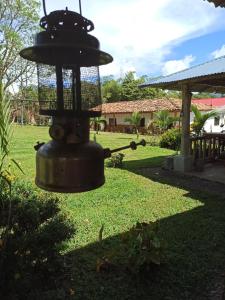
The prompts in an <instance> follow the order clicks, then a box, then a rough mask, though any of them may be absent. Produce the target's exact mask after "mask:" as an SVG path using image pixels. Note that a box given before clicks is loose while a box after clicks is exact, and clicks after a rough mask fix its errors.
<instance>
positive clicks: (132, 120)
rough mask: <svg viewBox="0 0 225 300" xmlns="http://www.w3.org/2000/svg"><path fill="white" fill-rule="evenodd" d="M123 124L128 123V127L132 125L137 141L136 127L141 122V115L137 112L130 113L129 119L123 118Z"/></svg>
mask: <svg viewBox="0 0 225 300" xmlns="http://www.w3.org/2000/svg"><path fill="white" fill-rule="evenodd" d="M124 122H129V123H130V125H133V126H134V128H135V132H136V134H137V139H138V138H139V132H138V126H140V122H141V114H140V113H139V112H138V111H135V112H133V113H132V115H131V117H130V118H125V119H124Z"/></svg>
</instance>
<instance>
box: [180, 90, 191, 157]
mask: <svg viewBox="0 0 225 300" xmlns="http://www.w3.org/2000/svg"><path fill="white" fill-rule="evenodd" d="M191 97H192V94H191V92H190V90H189V87H188V85H187V84H185V85H183V86H182V131H181V155H182V156H184V157H188V156H189V155H190V109H191Z"/></svg>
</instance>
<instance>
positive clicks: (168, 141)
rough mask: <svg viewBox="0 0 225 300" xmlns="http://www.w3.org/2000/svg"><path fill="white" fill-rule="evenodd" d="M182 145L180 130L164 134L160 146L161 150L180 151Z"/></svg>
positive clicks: (174, 129) (175, 129)
mask: <svg viewBox="0 0 225 300" xmlns="http://www.w3.org/2000/svg"><path fill="white" fill-rule="evenodd" d="M180 144H181V133H180V131H179V129H177V128H173V129H169V130H168V131H166V132H165V133H163V134H162V136H161V139H160V142H159V145H160V147H161V148H168V149H173V150H178V149H179V148H180Z"/></svg>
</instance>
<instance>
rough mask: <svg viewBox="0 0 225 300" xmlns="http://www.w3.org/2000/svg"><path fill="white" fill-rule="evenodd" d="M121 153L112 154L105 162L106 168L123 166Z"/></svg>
mask: <svg viewBox="0 0 225 300" xmlns="http://www.w3.org/2000/svg"><path fill="white" fill-rule="evenodd" d="M124 156H125V155H124V154H123V153H116V154H113V155H112V156H111V157H110V158H109V159H108V160H107V161H106V167H108V168H122V166H123V158H124Z"/></svg>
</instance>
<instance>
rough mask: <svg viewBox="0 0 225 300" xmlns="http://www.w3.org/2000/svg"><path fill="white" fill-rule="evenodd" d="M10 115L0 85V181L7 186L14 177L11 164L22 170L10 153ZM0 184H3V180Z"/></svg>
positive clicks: (8, 106) (8, 103)
mask: <svg viewBox="0 0 225 300" xmlns="http://www.w3.org/2000/svg"><path fill="white" fill-rule="evenodd" d="M10 117H11V114H10V100H9V99H7V98H6V96H5V94H4V93H3V87H2V86H1V85H0V181H4V182H5V183H7V184H8V185H9V186H10V185H11V182H12V180H13V179H14V177H15V176H14V174H13V172H12V171H11V165H12V164H14V165H15V166H16V167H17V168H18V169H20V171H21V172H23V170H22V169H21V167H20V165H19V163H18V162H17V161H16V160H15V159H14V158H12V157H11V155H10V146H11V139H12V133H13V131H12V122H11V120H10ZM2 185H4V183H3V182H2Z"/></svg>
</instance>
